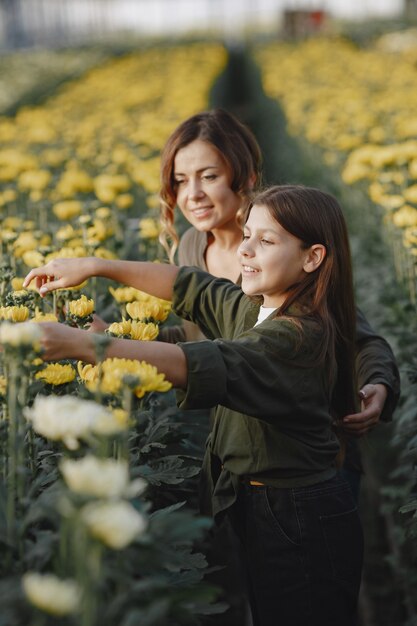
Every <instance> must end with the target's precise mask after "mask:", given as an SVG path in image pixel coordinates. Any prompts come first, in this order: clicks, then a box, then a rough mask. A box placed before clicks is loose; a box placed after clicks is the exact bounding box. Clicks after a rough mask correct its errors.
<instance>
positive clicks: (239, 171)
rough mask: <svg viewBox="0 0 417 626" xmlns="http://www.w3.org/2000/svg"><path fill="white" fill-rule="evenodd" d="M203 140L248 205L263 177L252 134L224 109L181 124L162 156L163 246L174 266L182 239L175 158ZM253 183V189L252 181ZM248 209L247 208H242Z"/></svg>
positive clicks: (205, 112) (257, 150) (194, 117)
mask: <svg viewBox="0 0 417 626" xmlns="http://www.w3.org/2000/svg"><path fill="white" fill-rule="evenodd" d="M196 139H201V140H202V141H206V142H207V143H209V144H211V145H212V146H214V148H216V149H217V150H218V151H219V153H220V154H221V156H222V158H223V159H224V161H225V163H226V165H227V167H228V168H229V170H230V173H231V189H232V191H234V192H235V193H237V194H239V195H240V196H241V197H242V203H243V204H246V205H247V204H249V201H250V195H251V191H252V187H253V183H255V184H256V183H257V182H259V179H260V175H261V161H262V158H261V151H260V148H259V145H258V143H257V141H256V139H255V137H254V135H253V134H252V132H251V131H250V130H249V128H247V127H246V126H245V125H244V124H242V123H241V122H240V121H239V120H238V119H237V118H236V117H234V116H233V115H231V114H230V113H228V112H227V111H224V110H223V109H213V110H211V111H204V112H202V113H198V114H197V115H193V116H192V117H189V118H188V119H186V120H185V121H184V122H182V124H180V125H179V126H178V127H177V128H176V129H175V130H174V132H173V133H172V135H171V136H170V137H169V139H168V141H167V142H166V144H165V147H164V149H163V151H162V154H161V191H160V200H161V218H160V219H161V223H162V231H161V235H160V238H159V239H160V242H161V244H162V245H163V247H164V248H165V250H166V251H167V253H168V256H169V259H170V261H171V263H173V259H174V255H175V251H176V249H177V247H178V241H179V237H178V234H177V232H176V230H175V227H174V209H175V206H176V202H177V184H176V182H175V178H174V161H175V156H176V154H177V152H178V151H179V150H181V148H184V147H185V146H187V145H188V144H190V143H191V142H192V141H195V140H196ZM251 180H252V185H250V181H251ZM242 208H243V209H246V208H247V206H243V207H242Z"/></svg>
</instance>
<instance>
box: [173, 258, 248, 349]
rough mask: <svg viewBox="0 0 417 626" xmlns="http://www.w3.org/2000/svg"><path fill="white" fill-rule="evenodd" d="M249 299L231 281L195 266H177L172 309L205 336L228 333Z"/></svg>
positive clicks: (226, 334)
mask: <svg viewBox="0 0 417 626" xmlns="http://www.w3.org/2000/svg"><path fill="white" fill-rule="evenodd" d="M248 303H249V300H248V298H247V297H246V296H245V294H244V293H243V292H242V290H241V289H240V287H237V286H236V285H235V284H234V283H233V282H232V281H230V280H227V279H225V278H215V277H214V276H212V275H211V274H208V273H207V272H204V271H203V270H200V269H199V268H197V267H181V268H180V271H179V273H178V276H177V278H176V281H175V284H174V294H173V300H172V308H173V311H174V312H175V313H176V314H177V315H178V316H179V317H181V318H183V319H185V320H188V321H190V322H194V324H197V325H198V327H199V328H200V330H201V331H202V332H203V333H204V335H205V336H206V337H207V338H208V339H216V338H219V337H228V336H230V333H231V329H233V328H234V322H235V320H236V318H237V317H238V316H239V315H240V313H241V311H242V309H244V308H245V307H246V306H248Z"/></svg>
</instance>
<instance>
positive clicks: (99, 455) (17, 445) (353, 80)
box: [0, 39, 417, 626]
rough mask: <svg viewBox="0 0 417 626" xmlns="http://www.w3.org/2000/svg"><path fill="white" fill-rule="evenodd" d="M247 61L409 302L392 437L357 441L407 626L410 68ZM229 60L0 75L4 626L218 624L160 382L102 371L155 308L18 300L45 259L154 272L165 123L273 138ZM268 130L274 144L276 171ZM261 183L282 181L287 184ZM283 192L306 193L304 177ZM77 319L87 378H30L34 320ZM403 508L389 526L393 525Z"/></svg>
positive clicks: (120, 370)
mask: <svg viewBox="0 0 417 626" xmlns="http://www.w3.org/2000/svg"><path fill="white" fill-rule="evenodd" d="M254 50H255V52H254V55H253V57H254V59H255V60H256V63H257V64H258V67H259V69H260V72H261V77H262V84H263V89H264V90H265V93H266V96H268V97H269V98H272V99H273V100H274V103H275V102H278V103H279V104H280V106H281V107H282V110H283V111H284V114H285V123H286V124H287V130H288V131H289V134H290V135H291V136H290V137H288V135H287V139H288V141H292V139H293V137H294V136H295V137H297V138H301V140H302V141H301V142H300V145H309V146H310V147H311V146H313V148H312V150H313V151H314V159H315V160H316V161H317V162H316V163H315V165H316V169H315V170H314V171H317V168H319V169H320V170H321V171H322V172H325V173H326V175H328V177H329V180H331V181H332V182H331V184H330V188H331V189H330V190H333V187H332V185H333V183H334V188H335V189H337V185H338V184H339V182H337V183H336V182H335V181H336V178H337V180H338V181H339V178H340V176H341V178H342V181H343V182H342V184H343V188H345V187H346V186H347V187H348V188H349V192H352V193H351V195H352V198H353V196H355V197H356V198H359V199H360V201H359V203H360V202H362V199H363V198H365V200H366V202H364V203H363V207H364V208H362V207H361V206H360V207H359V209H356V211H358V212H359V214H360V215H359V222H360V223H361V224H362V221H361V211H362V212H364V211H368V210H369V211H373V212H374V213H375V215H377V220H376V221H374V222H372V220H365V219H364V220H363V224H364V226H363V230H365V225H366V227H368V226H369V224H371V226H372V228H375V227H376V228H377V229H378V230H381V231H382V232H383V234H384V243H383V246H384V249H383V257H384V258H383V261H384V263H385V264H386V265H385V266H384V267H385V268H387V267H388V266H390V265H391V264H392V259H391V255H390V254H387V253H386V248H387V245H390V246H392V251H393V257H394V259H395V266H396V272H397V275H398V277H399V278H400V282H401V283H402V286H401V288H400V289H401V293H402V294H404V293H405V294H406V295H405V297H404V298H405V300H406V304H405V305H404V306H401V304H400V303H401V302H402V300H401V295H400V296H399V297H398V302H393V303H392V305H391V303H390V308H388V307H386V306H385V303H384V304H383V305H380V304H378V305H377V306H378V311H377V314H376V318H377V319H381V318H382V317H383V315H385V318H386V319H388V322H387V326H386V328H388V330H389V329H390V328H391V330H392V334H391V335H390V334H389V332H388V334H387V335H386V336H387V338H388V339H389V340H390V341H391V342H393V347H394V349H395V352H396V354H397V356H399V359H400V366H401V368H402V374H403V373H406V376H405V377H404V376H403V379H404V378H407V381H408V382H407V383H404V380H403V400H402V404H401V406H400V408H399V410H398V411H397V419H396V420H394V428H393V430H392V431H391V433H392V434H391V437H392V440H391V439H389V437H390V435H388V436H387V435H385V437H386V438H385V439H384V435H382V436H381V440H379V439H378V433H377V432H375V435H374V433H372V437H373V439H372V438H370V443H369V442H367V444H368V448H369V449H367V455H365V456H367V458H371V457H372V456H374V463H375V465H376V466H377V468H378V470H380V469H381V468H382V466H384V468H385V464H386V473H385V474H383V473H382V475H383V478H382V479H381V482H380V483H378V482H377V481H376V482H374V483H373V485H372V490H373V491H372V493H373V494H375V493H376V492H380V493H381V494H382V496H381V500H380V501H379V500H378V505H375V507H373V508H374V509H375V510H376V509H377V508H378V507H379V508H380V509H381V511H380V512H378V514H380V516H381V518H383V520H384V524H385V527H386V528H385V530H384V533H385V534H386V537H387V538H386V537H385V534H384V541H386V542H387V543H388V544H389V547H390V550H391V554H390V555H388V556H387V555H386V556H385V560H386V562H387V563H389V566H390V567H391V570H392V572H394V574H395V575H392V577H391V578H389V580H388V579H387V581H384V585H385V586H384V585H382V583H380V582H379V583H378V584H379V587H380V588H381V589H383V590H387V594H386V595H387V596H388V595H389V592H390V589H389V587H390V586H391V587H395V586H396V585H397V586H398V589H401V592H400V591H398V594H399V595H400V594H402V595H401V597H402V598H405V600H404V602H405V604H406V605H407V615H408V618H409V620H411V622H410V621H409V622H407V621H406V619H405V618H404V620H403V622H401V626H408V624H409V623H410V624H411V623H414V622H412V620H413V618H414V617H416V615H417V606H415V600H414V595H415V594H413V592H412V588H413V585H415V582H417V580H416V576H415V566H414V565H413V563H414V561H415V554H416V550H415V534H416V533H417V526H416V518H415V517H412V516H413V515H415V510H416V507H417V500H416V499H415V496H413V493H414V491H415V486H414V482H415V481H414V479H413V477H412V476H411V469H410V468H411V465H412V464H413V463H415V461H416V455H415V451H416V449H417V448H416V445H415V439H416V436H415V426H416V423H417V413H416V408H415V407H416V403H415V389H414V388H413V386H414V387H415V380H417V374H416V372H417V369H416V368H417V363H416V362H415V349H414V347H415V336H413V328H414V327H415V305H416V303H417V284H416V267H417V265H416V262H417V114H416V111H417V106H416V105H417V102H416V99H417V72H416V69H415V67H416V63H417V51H416V50H415V49H408V50H403V51H399V52H396V53H393V52H388V51H387V50H386V49H385V48H382V47H380V46H378V45H373V46H372V47H369V48H366V49H363V48H362V49H360V48H358V47H356V46H354V45H353V44H352V43H349V42H348V41H347V40H336V39H332V40H326V39H311V40H306V41H301V42H298V43H288V42H286V43H284V42H281V43H276V42H275V43H270V44H262V45H257V46H256V47H255V48H254ZM233 55H234V62H233V63H230V59H231V58H232V57H233ZM245 55H246V56H247V57H248V58H249V56H250V52H249V50H246V51H239V50H234V51H232V55H231V56H230V57H229V56H228V54H227V52H226V50H225V48H224V47H223V46H221V45H219V44H216V43H209V42H204V43H184V44H180V43H178V44H176V45H172V44H168V43H160V44H159V45H158V46H156V45H154V46H148V47H144V48H142V49H139V50H137V51H130V52H128V53H125V54H124V55H122V56H117V57H116V56H112V53H111V50H110V49H109V50H108V51H106V50H105V49H104V48H103V49H102V50H100V51H98V50H95V51H93V50H90V51H88V50H75V51H69V50H67V51H61V52H59V53H58V52H57V53H55V54H54V55H51V54H50V53H48V52H39V53H37V52H36V53H35V52H33V53H31V54H30V58H29V56H28V55H27V53H25V54H21V53H19V54H14V55H9V56H8V57H7V59H6V58H4V59H0V220H1V226H2V228H1V230H0V245H1V262H0V343H1V345H2V346H3V349H2V352H1V353H0V402H1V408H2V411H1V416H0V555H1V559H0V626H42V625H44V626H49V625H52V624H54V626H55V625H57V626H98V624H100V626H101V625H102V626H114V625H115V624H117V625H118V626H136V625H137V624H140V625H141V626H160V625H165V624H167V625H169V626H177V625H178V626H179V625H182V624H184V625H185V624H190V625H191V624H195V625H198V624H200V623H201V621H200V619H201V616H202V615H207V614H210V613H213V614H215V618H214V619H216V620H217V619H221V618H220V615H216V614H217V613H221V612H222V611H223V610H224V608H225V607H224V606H223V605H222V604H221V603H220V602H219V601H218V590H216V589H215V588H213V587H212V586H210V584H208V583H207V582H206V581H205V580H204V576H205V574H206V572H207V562H206V558H205V556H204V554H203V551H204V550H203V547H202V543H201V542H202V539H203V537H204V534H205V531H206V530H207V528H208V527H209V526H210V523H211V522H210V521H209V520H208V519H206V518H202V517H198V516H197V515H196V514H195V508H196V507H195V501H194V499H193V498H194V497H195V496H194V495H193V494H194V493H195V484H194V481H195V477H196V475H197V474H198V472H199V466H200V460H199V458H197V457H198V454H199V453H197V452H196V446H195V443H194V442H193V441H192V435H191V433H192V431H193V424H190V423H189V419H190V418H187V420H188V421H187V423H186V422H185V420H184V421H183V415H182V414H181V413H180V412H178V411H177V410H176V408H175V402H174V396H173V391H172V390H171V385H170V383H169V382H168V381H167V380H165V378H164V376H163V375H162V374H160V373H159V372H158V371H157V370H156V369H155V368H154V367H152V366H150V365H149V364H147V363H144V362H141V363H139V362H136V361H129V360H126V359H103V355H104V351H105V347H106V344H107V341H108V337H109V336H119V337H125V338H130V339H132V340H136V339H141V340H146V341H154V340H156V339H157V338H158V335H159V333H160V332H161V330H162V329H163V328H164V326H169V325H170V324H172V323H174V324H175V318H174V317H173V316H172V313H171V312H170V303H169V302H166V301H162V300H159V299H157V298H152V297H149V296H148V295H147V294H144V293H142V292H140V291H138V290H136V289H132V288H129V287H126V286H123V285H122V286H120V285H115V284H112V283H109V282H106V281H98V280H97V279H91V280H90V281H89V282H88V283H84V284H82V285H79V286H78V287H76V288H74V289H72V290H60V291H57V292H54V294H50V295H48V296H47V297H45V298H43V299H42V298H40V296H39V295H38V293H37V292H36V290H34V289H32V288H30V287H29V288H28V289H26V290H24V289H23V288H22V282H23V277H24V276H25V275H26V274H27V272H28V271H29V270H30V269H31V268H33V267H37V266H39V265H41V264H43V263H46V262H48V261H49V260H51V259H53V258H55V257H58V256H61V257H71V256H72V257H84V256H90V255H96V256H100V257H104V258H130V259H151V260H155V261H161V260H165V254H164V253H163V252H162V250H161V248H160V246H159V244H158V235H159V221H158V214H159V211H158V207H159V199H158V190H159V153H160V150H161V147H162V146H163V145H164V143H165V141H166V139H167V137H168V136H169V134H170V133H171V131H172V130H173V129H174V128H175V127H176V126H177V125H178V123H179V122H181V121H182V120H184V119H185V118H186V117H188V116H190V115H192V114H193V113H195V112H197V111H200V110H203V109H207V108H208V107H209V106H213V105H216V104H217V102H216V101H215V96H213V94H215V93H217V97H220V104H221V105H222V106H225V108H231V109H232V110H233V106H234V105H237V112H238V114H239V112H242V111H243V112H245V110H246V113H247V114H248V118H249V119H251V120H253V121H254V127H256V124H257V123H258V124H259V127H261V124H262V123H264V124H265V125H266V127H267V133H266V134H267V135H269V137H268V138H269V139H271V135H272V131H271V130H270V128H271V129H272V128H275V126H274V122H275V120H273V119H271V118H270V117H268V115H276V114H277V108H275V109H271V108H269V109H264V110H263V109H261V106H262V105H261V99H260V98H259V94H258V93H256V94H255V91H256V87H254V85H256V83H255V82H254V79H253V75H250V76H249V74H250V72H254V70H253V65H251V63H252V60H253V59H251V61H250V63H248V64H247V65H246V66H245V65H244V63H243V59H244V58H245ZM3 61H4V63H3ZM6 61H7V62H6ZM240 61H242V63H240ZM228 63H229V64H228ZM231 68H232V69H231ZM225 70H226V72H225ZM238 71H239V72H247V74H248V76H246V75H245V76H244V75H242V74H241V75H239V76H237V75H236V72H238ZM256 71H257V70H256ZM221 75H223V88H224V91H225V92H227V94H228V96H227V97H229V98H230V97H231V94H232V95H233V93H235V94H239V95H242V90H243V89H246V90H247V91H250V89H252V90H253V92H254V93H251V94H249V93H246V94H245V95H246V97H247V101H245V103H244V104H245V106H242V103H241V102H233V101H232V102H230V105H231V106H230V107H228V104H229V103H227V104H225V101H224V100H222V99H221V94H220V95H219V93H218V91H217V92H216V90H213V85H214V84H215V83H216V89H217V90H218V89H219V87H218V81H217V79H218V78H219V76H221ZM224 77H226V78H224ZM234 80H236V84H234V83H233V81H234ZM239 81H240V82H239ZM220 82H221V81H220ZM225 83H227V84H225ZM41 85H43V89H44V93H43V94H42V93H41V91H42V90H41V87H40V86H41ZM266 96H265V98H266ZM236 97H238V96H236ZM31 99H32V100H31ZM34 103H38V104H34ZM239 107H240V108H239ZM245 107H246V108H245ZM271 111H273V112H272V113H271ZM254 131H255V132H256V128H254ZM284 134H285V135H286V133H285V132H284V133H283V135H282V137H281V138H280V140H278V141H276V142H275V141H274V149H275V150H276V152H277V153H278V152H279V150H281V148H282V146H283V145H284V141H283V142H282V146H281V145H275V144H280V141H281V139H282V138H283V136H284ZM259 137H260V143H261V147H262V149H263V150H264V152H265V154H266V152H267V150H266V147H267V145H265V146H264V145H263V144H262V140H261V137H262V133H259ZM282 152H283V154H287V153H286V152H285V150H284V149H283V151H282ZM288 154H290V153H288ZM268 159H271V154H269V156H268ZM284 160H285V159H284V158H283V159H281V164H282V163H283V162H284ZM274 167H275V166H274V165H273V167H271V171H273V169H274ZM289 171H290V170H289ZM312 171H313V170H312ZM276 175H277V179H278V178H279V180H280V181H283V180H286V177H287V176H288V180H291V181H292V180H293V178H292V177H291V176H292V174H288V175H287V173H286V172H285V170H283V171H278V169H277V172H276ZM332 177H333V178H332ZM269 182H271V183H272V182H275V181H274V180H270V181H269ZM294 182H309V183H311V184H315V185H316V186H321V185H322V180H321V179H320V178H319V177H318V176H317V180H308V181H305V180H304V179H303V178H301V179H300V180H299V179H297V177H295V180H294ZM355 194H356V195H355ZM335 195H337V194H335ZM354 203H355V201H354V200H352V204H354ZM342 204H343V205H344V203H342ZM348 210H349V208H348ZM375 225H376V226H375ZM366 235H367V236H369V238H370V239H372V236H373V234H372V233H371V232H370V233H366ZM379 262H380V261H377V263H379ZM380 264H381V270H380V271H381V272H382V273H384V271H385V269H384V267H382V265H383V263H382V261H381V262H380ZM358 265H359V266H360V265H361V260H360V259H359V263H358ZM362 265H366V263H363V262H362ZM403 287H405V290H404V288H403ZM366 289H367V288H366ZM367 291H369V292H371V289H367ZM377 291H378V289H377V288H375V295H374V300H376V301H377V297H379V296H378V295H377ZM387 297H390V294H389V295H388V296H387ZM378 302H380V300H379V301H378ZM385 308H386V309H387V310H385ZM410 311H411V313H410ZM94 312H98V313H100V314H101V315H103V317H105V319H106V321H107V322H108V323H109V327H108V329H107V331H106V333H104V334H103V335H102V336H101V337H100V338H99V339H97V343H96V352H97V359H98V361H99V365H94V366H93V365H91V364H86V363H82V362H78V363H75V362H71V361H67V362H64V361H61V362H59V363H45V362H44V361H43V360H42V354H41V352H40V350H39V326H38V324H33V323H32V322H34V321H35V322H39V323H48V322H51V321H57V320H58V321H60V322H63V323H66V324H70V325H73V326H78V327H80V328H84V327H87V326H88V324H89V323H90V322H91V320H92V316H93V314H94ZM370 319H372V318H370ZM390 325H391V326H390ZM382 326H383V324H382ZM386 328H385V329H384V328H383V329H382V331H381V332H382V333H383V334H385V330H386ZM401 328H402V330H401ZM401 359H402V360H401ZM410 372H411V373H410ZM413 375H414V377H415V380H414V382H413ZM384 428H385V427H384ZM197 430H198V429H197ZM381 430H382V431H383V429H381ZM375 431H378V429H375ZM381 441H382V443H381ZM378 446H380V448H379V449H378ZM388 457H389V458H388ZM391 457H392V458H391ZM381 459H383V462H382V463H381ZM390 472H391V474H390ZM376 473H378V472H376ZM368 474H369V475H370V477H371V478H370V479H369V477H368V480H371V481H372V480H374V479H375V474H373V473H372V471H369V472H368ZM384 480H386V481H388V482H387V483H385V482H384ZM381 502H382V505H381ZM400 507H402V511H403V512H404V513H405V515H397V514H398V510H399V509H400ZM407 520H408V527H409V530H411V539H410V538H407V537H406V534H405V533H404V527H405V526H407ZM410 520H411V521H410ZM366 532H367V531H366V529H365V534H366ZM371 532H372V533H374V528H372V529H371ZM374 534H375V535H376V534H377V533H376V532H375V533H374ZM368 536H369V529H368ZM413 568H414V569H413ZM381 570H382V567H381ZM392 581H394V582H392ZM377 593H380V594H382V593H383V591H380V592H377ZM384 593H385V592H384ZM377 603H378V598H377ZM387 616H388V612H387ZM226 617H227V616H226ZM384 617H385V615H384ZM387 618H388V622H387V623H390V624H391V623H394V621H393V620H392V619H391V617H390V616H389V617H387ZM390 619H391V621H389V620H390ZM220 623H221V622H219V624H220ZM222 623H223V622H222ZM375 623H379V622H378V620H376V621H375ZM227 626H242V625H241V624H239V625H235V624H232V623H230V624H229V623H228V624H227ZM366 626H368V624H366Z"/></svg>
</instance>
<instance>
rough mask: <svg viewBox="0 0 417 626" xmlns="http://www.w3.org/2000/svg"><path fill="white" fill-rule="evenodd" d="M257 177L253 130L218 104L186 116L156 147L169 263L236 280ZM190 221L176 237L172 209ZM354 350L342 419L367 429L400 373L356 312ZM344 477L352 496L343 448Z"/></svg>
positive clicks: (174, 333) (355, 458)
mask: <svg viewBox="0 0 417 626" xmlns="http://www.w3.org/2000/svg"><path fill="white" fill-rule="evenodd" d="M260 179H261V153H260V148H259V146H258V144H257V141H256V139H255V137H254V136H253V134H252V133H251V131H250V130H249V129H248V128H247V127H246V126H244V125H243V124H241V123H240V122H239V121H238V120H237V119H236V118H235V117H234V116H233V115H231V114H230V113H228V112H226V111H223V110H222V109H214V110H212V111H206V112H202V113H198V114H197V115H194V116H192V117H190V118H188V119H186V120H185V121H184V122H183V123H182V124H180V126H178V128H177V129H176V130H175V131H174V132H173V133H172V135H171V136H170V137H169V138H168V140H167V143H166V145H165V147H164V149H163V151H162V154H161V192H160V196H161V223H162V226H163V229H162V234H161V243H162V244H163V245H164V247H165V249H166V250H167V252H168V256H169V258H170V260H171V262H173V260H174V256H175V252H176V250H177V248H178V262H179V265H195V266H197V267H200V268H202V269H204V270H206V271H208V272H210V274H213V275H214V276H218V277H223V278H229V279H230V280H233V281H234V282H236V283H237V284H240V282H241V268H240V267H239V266H238V264H237V261H236V259H237V256H236V251H237V249H238V247H239V244H240V241H241V238H242V225H241V220H240V217H241V215H242V213H244V211H245V209H247V207H248V204H249V202H250V198H251V196H252V193H253V190H254V189H255V188H256V187H257V186H258V185H259V183H260ZM177 206H178V207H179V209H180V211H181V213H182V214H183V216H184V217H185V218H186V220H187V221H188V222H189V223H190V224H191V228H189V229H188V230H187V231H186V232H185V233H184V235H183V236H182V237H181V239H179V237H178V234H177V232H176V229H175V221H176V220H175V209H176V207H177ZM356 332H357V338H356V354H357V360H358V362H357V369H358V382H359V385H360V392H359V393H360V397H361V399H362V405H361V408H362V410H361V412H360V413H357V414H350V415H348V411H347V410H346V411H345V415H346V418H345V420H344V421H343V429H344V431H345V433H346V434H347V435H353V436H357V437H358V436H362V435H364V434H366V433H367V432H368V431H369V430H370V429H371V428H372V427H373V426H375V425H376V424H377V423H378V421H379V419H380V418H382V419H385V420H389V419H391V415H392V412H393V410H394V407H395V405H396V402H397V399H398V393H399V376H398V370H397V367H396V364H395V360H394V356H393V354H392V351H391V349H390V347H389V345H388V344H387V342H386V341H385V340H384V339H383V338H382V337H379V336H377V335H376V334H375V333H374V331H373V330H372V328H371V327H370V326H369V324H368V322H367V320H366V319H365V317H364V316H363V314H362V313H361V312H360V311H359V310H358V312H357V328H356ZM202 338H204V337H203V335H202V334H201V333H200V332H199V331H198V330H196V327H195V325H193V324H191V323H189V322H185V323H184V326H183V328H180V327H176V328H175V330H173V329H172V328H167V329H164V331H163V332H162V334H161V339H163V340H164V341H172V342H175V341H184V340H193V339H202ZM348 460H349V461H350V462H349V466H348V467H345V471H346V473H347V477H348V478H349V480H350V483H351V486H352V488H353V490H354V492H355V493H356V495H357V491H358V487H359V478H360V471H359V469H360V460H359V453H358V451H357V449H356V447H355V446H354V445H353V444H351V445H350V446H349V448H348Z"/></svg>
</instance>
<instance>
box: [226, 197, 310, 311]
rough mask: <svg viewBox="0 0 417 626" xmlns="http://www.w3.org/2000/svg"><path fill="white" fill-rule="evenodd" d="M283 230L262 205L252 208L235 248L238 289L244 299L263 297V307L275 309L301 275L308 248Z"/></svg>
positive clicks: (303, 272)
mask: <svg viewBox="0 0 417 626" xmlns="http://www.w3.org/2000/svg"><path fill="white" fill-rule="evenodd" d="M301 245H302V242H301V240H300V239H297V237H294V236H293V235H291V234H290V233H289V232H288V231H286V230H285V229H284V228H283V227H282V226H281V225H280V224H279V223H278V222H277V221H276V220H275V219H274V218H273V217H272V215H271V214H270V212H269V211H268V209H267V208H266V207H265V206H262V205H259V206H258V205H254V206H253V207H252V209H251V212H250V214H249V218H248V221H247V222H246V224H245V227H244V231H243V241H242V243H241V245H240V246H239V249H238V254H239V259H240V262H241V265H242V289H243V291H244V292H245V293H246V294H247V295H248V296H263V297H264V302H263V305H264V306H265V307H274V308H278V307H279V306H281V304H283V302H284V301H285V298H286V292H287V290H288V288H289V287H291V286H292V285H294V283H297V282H299V281H300V280H301V279H302V278H303V276H304V275H305V270H304V267H305V265H306V263H307V260H308V257H309V249H307V250H305V249H303V248H302V247H301Z"/></svg>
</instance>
